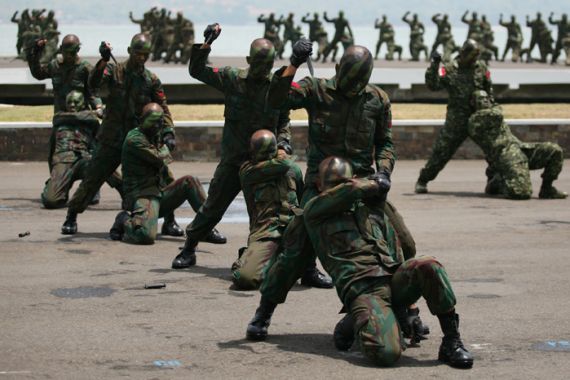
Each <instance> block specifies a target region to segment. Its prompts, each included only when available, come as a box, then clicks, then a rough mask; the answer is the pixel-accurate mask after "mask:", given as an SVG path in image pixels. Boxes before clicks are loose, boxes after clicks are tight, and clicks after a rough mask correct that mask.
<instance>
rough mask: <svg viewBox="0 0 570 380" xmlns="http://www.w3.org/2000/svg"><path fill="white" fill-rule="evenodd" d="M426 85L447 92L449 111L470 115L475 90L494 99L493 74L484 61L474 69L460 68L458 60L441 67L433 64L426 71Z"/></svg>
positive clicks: (433, 89)
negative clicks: (485, 93)
mask: <svg viewBox="0 0 570 380" xmlns="http://www.w3.org/2000/svg"><path fill="white" fill-rule="evenodd" d="M425 79H426V85H427V87H428V88H429V89H430V90H432V91H439V90H444V89H445V90H446V91H447V93H448V94H449V101H448V104H447V110H448V112H449V111H453V112H461V113H463V114H466V115H470V114H471V113H472V112H473V107H472V105H471V95H472V94H473V91H475V90H485V91H486V92H487V94H489V96H490V97H491V101H492V102H494V98H493V87H492V83H491V73H490V72H489V70H488V69H487V65H486V64H485V62H483V61H477V62H476V63H475V64H474V65H473V67H469V68H464V67H460V66H459V63H458V62H457V60H453V61H451V62H447V63H445V64H444V65H443V66H441V67H439V66H438V65H434V64H433V63H432V64H431V65H430V66H429V67H428V68H427V70H426V76H425Z"/></svg>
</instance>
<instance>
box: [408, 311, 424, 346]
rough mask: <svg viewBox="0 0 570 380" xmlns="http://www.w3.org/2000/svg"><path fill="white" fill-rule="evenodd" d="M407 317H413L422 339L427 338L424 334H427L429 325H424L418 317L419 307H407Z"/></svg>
mask: <svg viewBox="0 0 570 380" xmlns="http://www.w3.org/2000/svg"><path fill="white" fill-rule="evenodd" d="M408 318H413V319H414V324H415V329H416V331H417V333H418V334H419V335H421V336H422V338H423V339H427V337H426V336H425V335H429V326H428V325H426V324H425V323H424V322H423V321H422V320H421V318H420V308H419V307H415V308H413V309H408Z"/></svg>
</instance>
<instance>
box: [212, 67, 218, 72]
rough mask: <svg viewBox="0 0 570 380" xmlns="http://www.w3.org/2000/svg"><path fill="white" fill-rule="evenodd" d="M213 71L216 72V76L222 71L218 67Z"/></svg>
mask: <svg viewBox="0 0 570 380" xmlns="http://www.w3.org/2000/svg"><path fill="white" fill-rule="evenodd" d="M212 70H214V72H215V73H216V74H217V73H219V72H220V69H219V68H217V67H214V68H213V69H212Z"/></svg>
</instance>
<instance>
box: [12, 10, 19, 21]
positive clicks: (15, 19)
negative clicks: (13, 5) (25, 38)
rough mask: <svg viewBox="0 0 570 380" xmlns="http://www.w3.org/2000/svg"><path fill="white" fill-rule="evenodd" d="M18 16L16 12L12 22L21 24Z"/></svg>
mask: <svg viewBox="0 0 570 380" xmlns="http://www.w3.org/2000/svg"><path fill="white" fill-rule="evenodd" d="M16 16H18V11H16V12H14V14H13V15H12V18H11V19H10V21H12V22H15V23H19V22H20V20H21V18H20V19H17V18H16Z"/></svg>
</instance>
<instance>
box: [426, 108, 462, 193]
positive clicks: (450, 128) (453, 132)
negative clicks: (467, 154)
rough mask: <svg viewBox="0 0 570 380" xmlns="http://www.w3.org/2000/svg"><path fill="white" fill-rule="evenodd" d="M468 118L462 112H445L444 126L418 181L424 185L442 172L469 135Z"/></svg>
mask: <svg viewBox="0 0 570 380" xmlns="http://www.w3.org/2000/svg"><path fill="white" fill-rule="evenodd" d="M469 116H471V115H470V114H467V113H464V112H457V111H454V110H449V109H448V110H447V116H446V118H445V124H444V126H443V128H442V129H441V130H440V131H439V134H438V135H437V138H436V140H435V143H434V144H433V148H432V152H431V156H430V157H429V159H428V162H427V163H426V164H425V166H424V168H423V169H422V170H421V171H420V177H419V179H418V180H419V181H421V182H424V183H427V182H429V181H432V180H434V179H435V177H437V175H438V174H439V172H440V171H441V170H443V168H444V167H445V165H446V164H447V163H448V162H449V160H450V159H451V157H453V155H454V154H455V152H456V151H457V149H458V148H459V147H460V146H461V144H462V143H463V141H465V139H466V138H467V137H468V135H469V133H468V127H467V126H468V123H469Z"/></svg>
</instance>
